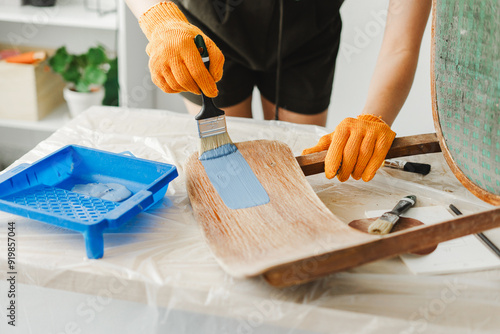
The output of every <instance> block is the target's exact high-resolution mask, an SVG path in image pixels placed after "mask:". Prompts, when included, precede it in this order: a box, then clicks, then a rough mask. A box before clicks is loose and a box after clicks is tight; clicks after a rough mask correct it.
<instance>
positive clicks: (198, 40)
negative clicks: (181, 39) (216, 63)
mask: <svg viewBox="0 0 500 334" xmlns="http://www.w3.org/2000/svg"><path fill="white" fill-rule="evenodd" d="M194 44H195V45H196V47H197V48H198V51H199V52H200V56H201V58H202V60H203V63H204V64H205V67H206V68H207V70H208V71H209V73H210V57H209V56H208V49H207V46H206V44H205V41H204V40H203V36H201V35H196V37H195V38H194ZM201 98H202V100H203V101H202V108H201V111H200V112H199V113H198V115H196V116H195V117H194V119H195V120H197V121H199V120H203V119H208V118H213V117H219V116H224V115H225V114H224V111H223V110H221V109H219V108H217V107H216V106H215V104H214V101H213V99H212V98H210V97H208V96H206V95H205V94H203V92H201Z"/></svg>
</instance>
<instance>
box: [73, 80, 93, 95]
mask: <svg viewBox="0 0 500 334" xmlns="http://www.w3.org/2000/svg"><path fill="white" fill-rule="evenodd" d="M75 89H76V91H77V92H80V93H88V92H90V84H89V83H88V82H86V81H85V80H80V81H78V82H77V83H76V85H75Z"/></svg>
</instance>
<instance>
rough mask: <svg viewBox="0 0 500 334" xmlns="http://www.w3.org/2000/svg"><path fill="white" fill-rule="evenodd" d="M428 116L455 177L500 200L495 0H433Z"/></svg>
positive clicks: (498, 6) (499, 14)
mask: <svg viewBox="0 0 500 334" xmlns="http://www.w3.org/2000/svg"><path fill="white" fill-rule="evenodd" d="M431 66H432V69H431V71H432V73H431V78H432V98H433V116H434V123H435V127H436V133H437V134H438V137H439V140H440V144H441V148H442V150H443V154H444V156H445V158H446V160H447V162H448V164H449V165H450V167H451V169H452V171H453V172H454V173H455V175H456V177H457V178H458V179H459V180H460V182H462V184H463V185H464V186H465V187H466V188H467V189H469V190H470V191H471V192H472V193H473V194H474V195H476V196H477V197H479V198H480V199H482V200H484V201H486V202H488V203H491V204H494V205H500V1H498V0H461V1H457V0H434V5H433V27H432V65H431Z"/></svg>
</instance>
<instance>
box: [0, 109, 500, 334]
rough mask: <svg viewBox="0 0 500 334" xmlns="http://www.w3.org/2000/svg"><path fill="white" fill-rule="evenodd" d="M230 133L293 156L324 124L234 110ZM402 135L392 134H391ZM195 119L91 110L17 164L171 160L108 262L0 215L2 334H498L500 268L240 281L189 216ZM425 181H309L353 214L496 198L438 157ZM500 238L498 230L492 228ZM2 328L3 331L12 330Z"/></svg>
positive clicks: (467, 208) (382, 268)
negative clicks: (83, 151)
mask: <svg viewBox="0 0 500 334" xmlns="http://www.w3.org/2000/svg"><path fill="white" fill-rule="evenodd" d="M228 129H229V134H230V136H231V138H232V139H233V141H235V142H238V141H246V140H256V139H277V140H281V141H283V142H285V143H287V144H288V145H289V146H290V147H291V148H292V150H293V151H294V153H295V154H297V155H298V154H300V152H301V151H302V149H304V148H306V147H309V146H312V145H314V144H315V143H316V142H317V140H318V138H319V137H320V136H321V135H323V134H325V133H326V130H325V129H324V128H320V127H314V126H305V125H294V124H288V123H282V122H274V121H273V122H264V121H254V120H244V119H232V118H228ZM396 131H397V129H396ZM198 141H199V139H198V137H197V131H196V123H195V121H194V120H193V118H192V117H191V116H188V115H184V114H178V113H173V112H167V111H158V110H132V109H122V108H111V107H95V108H92V109H90V110H88V111H87V112H85V113H84V114H82V115H81V116H79V117H78V118H76V119H74V120H72V121H71V122H70V123H69V124H67V125H65V126H64V127H62V128H61V129H60V130H58V131H57V132H56V133H55V134H53V135H52V136H51V137H49V138H48V139H46V140H44V141H43V142H41V143H40V144H39V145H38V146H37V147H35V148H34V149H33V150H32V151H30V152H29V153H28V154H26V155H25V156H24V157H22V158H21V159H20V160H19V161H17V162H16V163H15V164H14V165H16V164H19V163H23V162H28V163H31V162H34V161H36V160H38V159H40V158H43V157H44V156H45V155H47V154H48V153H50V152H53V151H54V150H56V149H58V148H60V147H62V146H64V145H67V144H78V145H84V146H88V147H92V148H98V149H102V150H108V151H112V152H123V151H130V152H131V153H133V154H134V155H135V156H137V157H140V158H145V159H151V160H156V161H161V162H167V163H171V164H174V165H176V166H177V167H178V170H179V174H180V175H179V177H178V178H177V179H175V180H174V181H173V182H172V183H171V185H170V187H169V190H168V192H167V195H166V197H165V198H164V199H163V201H161V202H160V203H159V204H157V205H156V206H154V207H153V208H152V209H150V210H148V211H147V212H144V213H141V214H139V215H138V216H137V217H136V218H134V219H133V220H132V221H130V222H129V223H127V224H125V225H124V226H123V227H121V228H119V229H118V230H116V231H113V232H112V233H107V234H105V237H104V246H105V250H104V257H103V258H102V259H99V260H89V259H87V258H86V256H85V249H84V242H83V237H82V235H80V234H78V233H75V232H71V231H66V230H63V229H61V228H55V227H53V226H51V225H47V224H43V223H40V222H37V221H33V220H29V219H26V218H22V217H18V216H14V215H10V214H7V213H3V212H0V240H2V242H1V243H0V263H1V264H0V269H1V271H0V275H1V280H0V281H1V283H0V307H1V310H2V311H1V312H0V313H2V316H1V320H0V332H1V333H49V334H51V333H167V332H168V333H322V332H332V333H333V332H335V333H472V332H474V333H497V332H498V328H500V317H498V315H499V314H500V270H489V271H480V272H470V273H462V274H454V275H440V276H416V275H413V274H411V273H410V272H409V270H408V269H407V268H406V266H405V265H404V264H403V263H402V262H401V261H400V259H399V258H393V259H390V260H384V261H378V262H375V263H371V264H368V265H364V266H361V267H358V268H355V269H352V270H349V271H346V272H342V273H337V274H333V275H331V276H329V277H327V278H324V279H321V280H318V281H316V282H313V283H309V284H306V285H302V286H298V287H292V288H288V289H283V290H279V289H275V288H272V287H271V286H269V285H267V284H266V283H265V282H264V280H263V279H262V278H253V279H246V280H237V279H234V278H232V277H230V276H228V275H227V274H225V273H224V272H223V271H222V269H221V268H220V267H219V266H218V265H217V263H216V262H215V260H214V258H213V257H212V255H211V254H210V250H209V249H208V248H207V245H206V243H205V241H204V239H203V235H202V233H201V230H200V228H199V227H198V225H197V223H196V221H195V220H194V217H193V214H192V210H191V207H190V204H189V200H188V197H187V193H186V190H185V179H184V173H183V162H184V161H185V159H186V158H187V157H188V155H190V154H191V153H192V152H194V151H196V149H197V145H198ZM411 160H412V161H426V162H429V163H431V164H432V172H431V174H429V175H428V176H425V177H423V176H420V175H416V174H411V173H406V172H401V171H397V170H388V169H385V168H384V169H381V170H380V171H379V172H378V173H377V176H376V177H375V179H374V180H373V181H371V182H369V183H364V182H362V181H353V180H350V181H348V182H345V183H342V184H341V183H339V182H338V181H337V180H327V179H326V178H325V177H324V175H315V176H311V177H308V180H309V181H310V183H311V184H312V186H313V188H314V190H315V191H316V192H317V194H318V196H319V197H320V198H321V199H322V200H323V201H324V202H325V204H326V205H327V207H328V208H330V209H331V210H332V212H333V213H334V214H336V215H337V216H338V217H340V218H341V219H342V220H343V221H345V222H346V223H347V222H349V221H351V220H353V219H357V218H363V217H364V213H365V211H370V210H377V209H385V208H392V206H393V205H394V203H396V202H397V200H398V199H399V198H400V197H402V196H404V195H408V194H409V193H414V194H415V195H417V197H418V199H419V200H418V205H419V206H432V205H443V206H448V204H449V203H451V202H453V203H454V204H455V205H457V206H458V207H459V208H460V209H461V210H462V211H464V212H465V213H467V212H475V211H480V210H485V209H487V208H489V206H488V205H487V204H486V203H484V202H481V201H479V200H477V199H476V198H475V197H474V196H473V195H471V194H469V193H468V192H467V190H465V189H464V188H463V187H462V186H461V184H460V183H458V181H456V179H455V178H454V176H453V175H452V174H451V172H450V170H449V169H448V167H447V166H446V164H445V162H444V159H443V158H442V157H441V155H440V154H429V155H425V156H417V157H412V158H411ZM9 221H15V222H16V229H17V232H16V239H17V254H16V256H17V260H18V263H17V266H18V272H19V274H18V278H17V279H18V286H17V288H16V289H17V306H18V309H17V326H16V328H12V327H10V326H7V324H6V323H7V320H6V319H7V318H6V316H5V312H6V306H7V297H6V296H7V292H6V288H7V282H6V279H5V275H6V274H5V273H6V271H5V269H6V256H7V250H6V244H5V243H4V240H6V234H7V223H8V222H9ZM488 236H490V237H491V238H492V239H493V240H494V241H495V242H497V243H500V235H499V233H498V231H496V230H495V231H492V232H488ZM6 330H7V331H6Z"/></svg>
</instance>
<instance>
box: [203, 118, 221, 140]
mask: <svg viewBox="0 0 500 334" xmlns="http://www.w3.org/2000/svg"><path fill="white" fill-rule="evenodd" d="M225 132H227V129H226V117H225V116H219V117H212V118H207V119H203V120H199V121H198V133H199V135H200V138H206V137H210V136H215V135H219V134H223V133H225Z"/></svg>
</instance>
